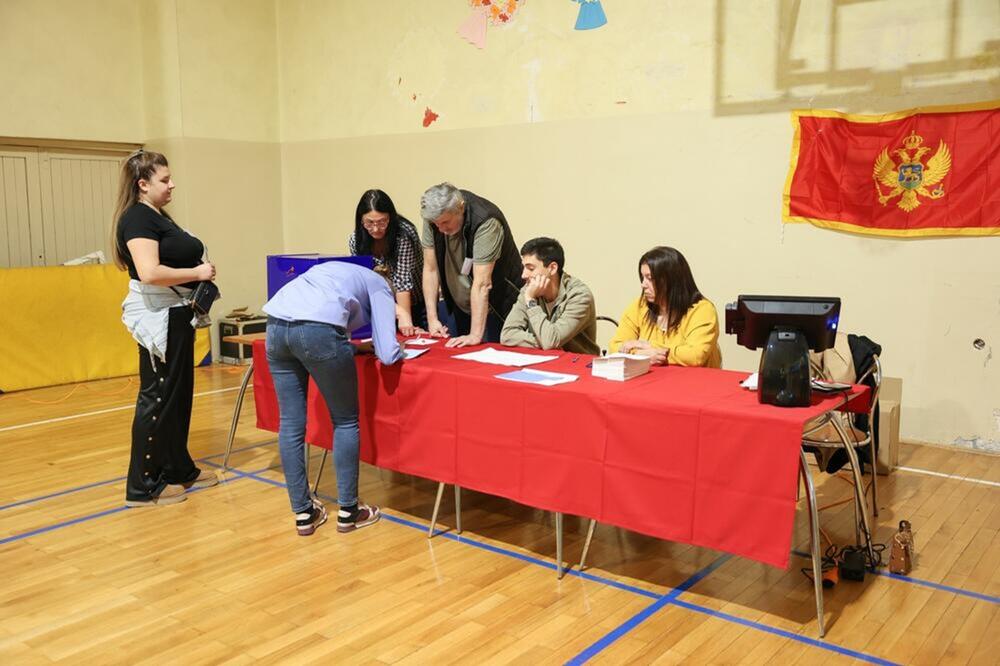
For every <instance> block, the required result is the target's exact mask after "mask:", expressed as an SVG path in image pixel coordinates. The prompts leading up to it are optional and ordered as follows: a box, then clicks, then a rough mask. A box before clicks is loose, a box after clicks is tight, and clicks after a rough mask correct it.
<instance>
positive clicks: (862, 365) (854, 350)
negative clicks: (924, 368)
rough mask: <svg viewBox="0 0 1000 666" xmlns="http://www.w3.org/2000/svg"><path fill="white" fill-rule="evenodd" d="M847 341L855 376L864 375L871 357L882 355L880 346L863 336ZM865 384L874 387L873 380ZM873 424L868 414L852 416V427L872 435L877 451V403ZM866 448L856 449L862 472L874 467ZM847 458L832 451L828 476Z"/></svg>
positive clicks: (828, 464) (841, 465)
mask: <svg viewBox="0 0 1000 666" xmlns="http://www.w3.org/2000/svg"><path fill="white" fill-rule="evenodd" d="M847 340H848V342H849V343H850V346H851V356H852V357H853V359H854V370H855V372H856V373H857V376H858V377H860V376H861V375H863V374H865V372H867V371H868V368H869V366H871V364H872V362H873V361H872V357H873V356H875V355H878V356H881V355H882V345H880V344H878V343H877V342H875V341H874V340H872V339H871V338H868V337H866V336H864V335H854V334H851V335H848V336H847ZM865 384H866V385H867V386H868V387H869V388H874V387H875V380H874V379H872V378H871V377H869V378H868V379H867V380H866V381H865ZM873 420H874V421H875V422H874V423H868V414H867V413H866V414H855V415H854V427H855V428H857V429H858V430H861V431H863V432H866V433H869V432H870V433H872V438H873V439H874V441H875V450H876V451H878V403H876V404H875V418H874V419H873ZM869 457H870V456H869V455H868V448H867V447H864V448H861V449H858V462H860V463H861V467H862V471H864V466H865V465H866V464H868V465H874V461H872V460H869ZM847 461H848V458H847V453H846V452H844V451H843V450H838V451H834V453H833V455H831V456H830V460H829V461H828V463H827V466H826V472H827V473H828V474H833V473H835V472H837V471H838V470H840V468H841V467H843V466H844V465H846V464H847Z"/></svg>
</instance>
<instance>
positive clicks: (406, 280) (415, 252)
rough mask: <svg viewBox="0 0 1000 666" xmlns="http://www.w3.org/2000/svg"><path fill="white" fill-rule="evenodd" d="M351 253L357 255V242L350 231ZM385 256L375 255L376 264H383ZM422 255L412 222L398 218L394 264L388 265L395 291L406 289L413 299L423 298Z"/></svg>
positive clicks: (418, 238)
mask: <svg viewBox="0 0 1000 666" xmlns="http://www.w3.org/2000/svg"><path fill="white" fill-rule="evenodd" d="M347 245H348V248H349V249H350V252H351V254H352V255H357V253H358V248H357V243H356V242H355V241H354V234H353V233H352V234H351V235H350V236H349V237H348V239H347ZM385 264H386V261H385V257H375V265H376V266H384V265H385ZM423 270H424V255H423V252H422V250H421V247H420V237H419V236H418V235H417V228H416V227H415V226H413V223H412V222H410V221H409V220H407V219H406V218H404V217H400V218H399V234H398V235H397V236H396V265H395V266H390V267H389V279H390V280H392V286H393V289H395V290H396V291H397V292H400V291H408V292H410V298H412V299H413V300H414V301H422V300H423V299H424V292H423V288H422V284H423Z"/></svg>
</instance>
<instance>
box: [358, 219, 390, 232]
mask: <svg viewBox="0 0 1000 666" xmlns="http://www.w3.org/2000/svg"><path fill="white" fill-rule="evenodd" d="M361 226H363V227H364V228H365V229H369V230H371V229H385V228H386V227H388V226H389V220H380V221H378V222H374V221H372V220H361Z"/></svg>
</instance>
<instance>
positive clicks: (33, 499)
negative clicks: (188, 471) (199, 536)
mask: <svg viewBox="0 0 1000 666" xmlns="http://www.w3.org/2000/svg"><path fill="white" fill-rule="evenodd" d="M274 443H275V442H274V441H270V442H263V443H261V444H254V445H253V446H244V447H242V448H239V449H233V450H232V453H240V452H241V451H250V450H252V449H259V448H262V447H264V446H269V445H271V444H274ZM224 455H226V454H224V453H216V454H214V455H211V456H205V457H204V458H199V459H198V460H197V462H204V463H208V464H209V465H212V466H213V467H221V466H222V465H216V464H215V463H211V462H209V461H210V460H211V459H212V458H221V457H223V456H224ZM126 478H127V477H124V476H119V477H118V478H115V479H107V480H105V481H96V482H94V483H88V484H85V485H82V486H76V487H74V488H68V489H66V490H60V491H58V492H55V493H49V494H48V495H39V496H38V497H31V498H28V499H23V500H19V501H17V502H11V503H10V504H4V505H0V511H3V510H5V509H13V508H15V507H18V506H24V505H26V504H35V503H36V502H42V501H44V500H47V499H53V498H55V497H62V496H64V495H71V494H73V493H76V492H80V491H81V490H87V489H89V488H97V487H99V486H106V485H108V484H110V483H117V482H119V481H124V480H125V479H126Z"/></svg>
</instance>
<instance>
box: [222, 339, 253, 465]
mask: <svg viewBox="0 0 1000 666" xmlns="http://www.w3.org/2000/svg"><path fill="white" fill-rule="evenodd" d="M251 377H253V358H251V359H250V365H248V366H247V371H246V372H244V373H243V383H242V384H240V392H239V393H237V394H236V407H235V409H233V422H232V423H231V424H230V425H229V438H228V440H227V441H226V455H225V457H224V458H223V459H222V471H224V472H226V471H229V454H230V453H232V451H233V439H235V437H236V425H237V424H238V423H239V422H240V411H242V410H243V396H244V395H246V392H247V384H249V383H250V378H251Z"/></svg>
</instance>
